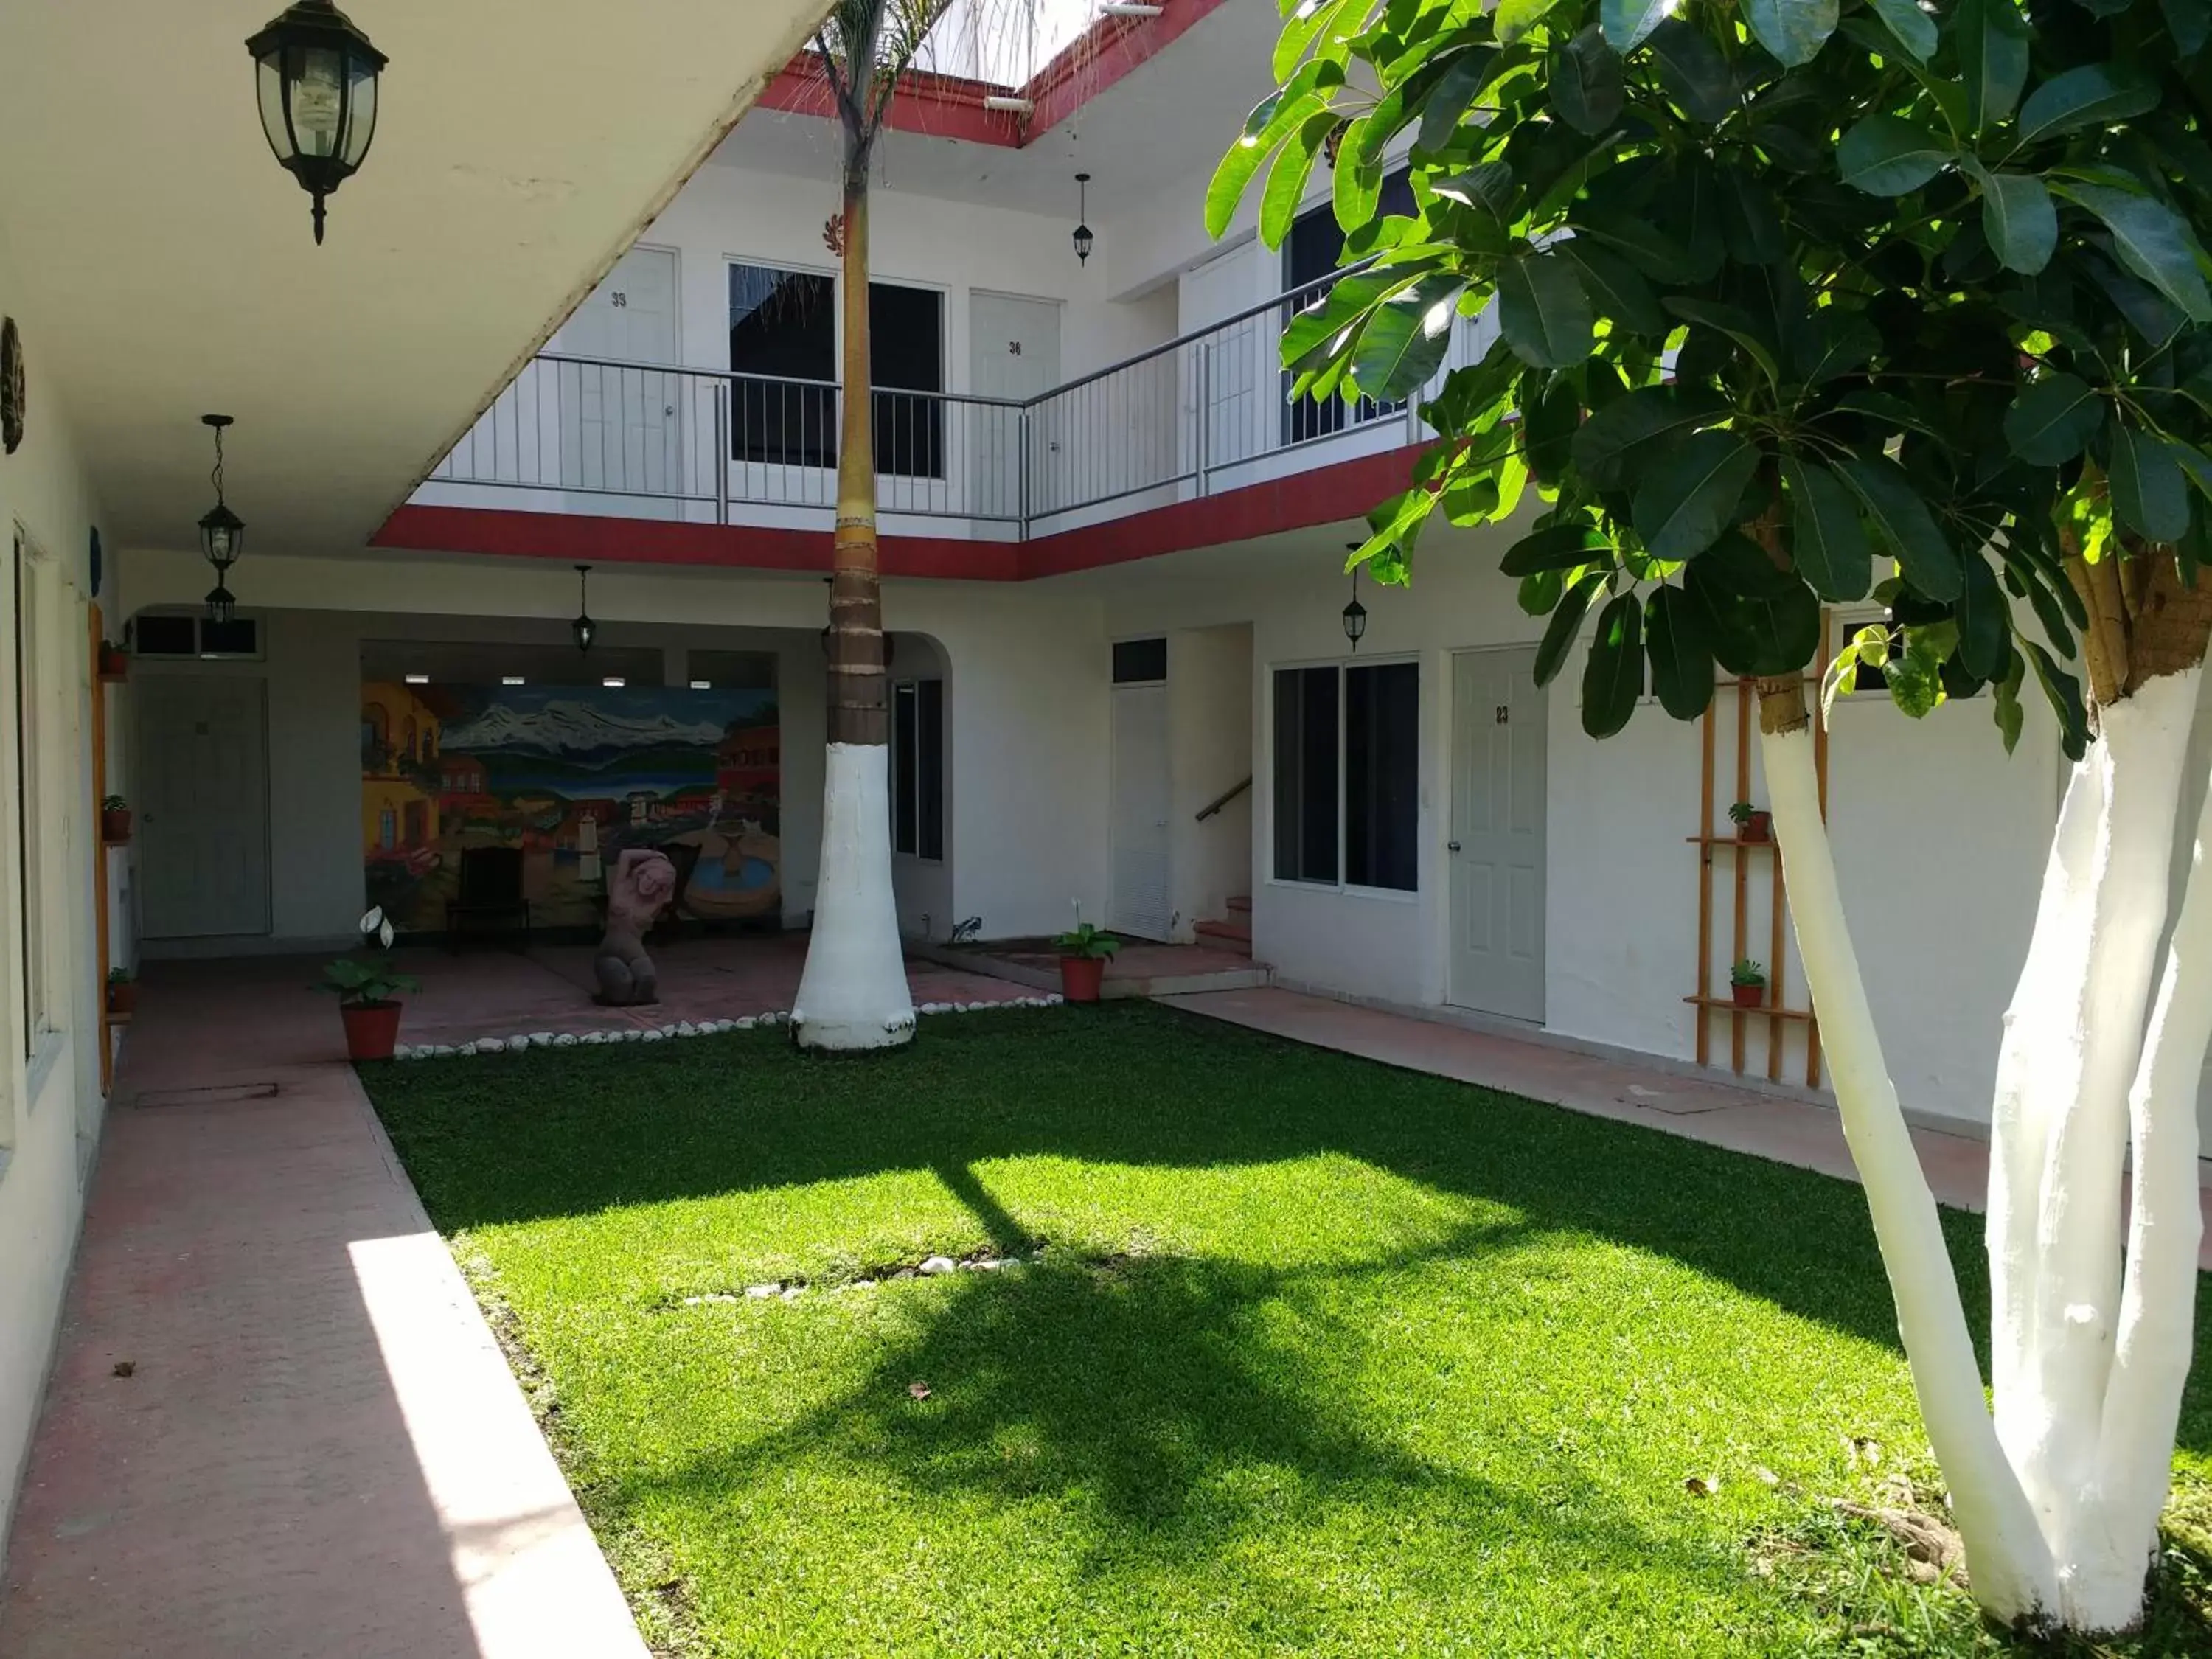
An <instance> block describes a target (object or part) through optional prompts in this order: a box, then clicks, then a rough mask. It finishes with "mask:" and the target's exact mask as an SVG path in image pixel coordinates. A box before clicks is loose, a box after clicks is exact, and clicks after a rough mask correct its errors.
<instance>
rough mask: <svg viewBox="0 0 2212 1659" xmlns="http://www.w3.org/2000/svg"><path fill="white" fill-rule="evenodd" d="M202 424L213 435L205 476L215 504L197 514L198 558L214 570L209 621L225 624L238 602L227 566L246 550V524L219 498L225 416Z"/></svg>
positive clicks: (228, 421)
mask: <svg viewBox="0 0 2212 1659" xmlns="http://www.w3.org/2000/svg"><path fill="white" fill-rule="evenodd" d="M200 422H201V424H202V425H204V426H205V427H207V428H209V429H210V430H211V431H213V432H214V434H215V471H212V472H210V473H209V474H208V478H209V481H210V483H213V484H214V485H215V505H214V506H213V507H210V508H208V510H207V511H206V512H204V513H201V514H200V556H201V557H203V558H204V559H205V560H206V561H207V562H209V563H210V564H211V565H213V566H214V567H215V586H214V587H213V588H212V589H210V592H209V593H208V596H207V614H208V620H209V621H210V622H216V623H227V622H228V621H229V620H230V619H231V617H233V616H234V614H235V613H236V611H237V608H238V600H237V599H236V597H235V596H234V594H233V593H232V592H231V591H230V586H229V583H228V580H227V579H228V576H229V574H230V568H231V566H233V565H234V564H236V563H237V562H238V556H239V555H240V553H243V552H244V551H245V550H246V521H245V520H242V519H240V517H239V516H238V514H237V513H234V512H232V511H231V510H230V507H229V504H228V502H226V501H224V500H223V498H222V429H223V428H225V427H227V426H228V425H230V424H231V418H230V416H228V415H203V416H200Z"/></svg>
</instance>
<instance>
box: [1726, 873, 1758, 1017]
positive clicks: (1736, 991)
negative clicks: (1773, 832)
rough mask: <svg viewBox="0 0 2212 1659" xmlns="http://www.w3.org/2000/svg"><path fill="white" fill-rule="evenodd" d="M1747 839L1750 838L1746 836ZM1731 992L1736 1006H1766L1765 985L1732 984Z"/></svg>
mask: <svg viewBox="0 0 2212 1659" xmlns="http://www.w3.org/2000/svg"><path fill="white" fill-rule="evenodd" d="M1745 839H1746V840H1748V839H1750V838H1749V837H1748V836H1746V837H1745ZM1729 994H1731V995H1732V996H1734V997H1735V1006H1737V1007H1739V1008H1764V1007H1765V1006H1766V987H1765V986H1764V985H1731V986H1729Z"/></svg>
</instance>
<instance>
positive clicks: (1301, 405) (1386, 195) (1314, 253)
mask: <svg viewBox="0 0 2212 1659" xmlns="http://www.w3.org/2000/svg"><path fill="white" fill-rule="evenodd" d="M1415 210H1416V209H1415V205H1414V202H1413V174H1412V173H1411V172H1410V170H1407V169H1404V168H1401V169H1400V170H1399V171H1398V172H1396V173H1391V174H1389V176H1388V177H1386V178H1385V179H1383V197H1382V200H1381V202H1380V204H1378V205H1377V207H1376V212H1377V213H1378V214H1392V213H1397V214H1405V215H1407V216H1411V215H1412V214H1413V212H1415ZM1343 259H1344V232H1343V230H1342V229H1341V228H1340V227H1339V226H1338V224H1337V222H1336V210H1335V209H1334V207H1333V206H1331V205H1330V204H1328V203H1327V202H1322V203H1321V204H1317V205H1316V206H1314V207H1312V208H1309V209H1308V210H1306V211H1305V212H1304V213H1302V214H1300V215H1299V216H1297V220H1296V221H1295V222H1293V223H1292V224H1291V234H1289V235H1288V236H1287V237H1285V239H1284V240H1283V287H1284V289H1285V290H1286V291H1287V290H1289V289H1296V288H1299V287H1302V286H1304V284H1305V283H1316V282H1319V281H1320V280H1321V279H1322V277H1324V276H1328V274H1329V272H1331V271H1332V270H1335V269H1336V268H1337V266H1338V265H1339V264H1342V263H1343ZM1326 292H1327V290H1326V289H1314V290H1313V292H1312V293H1310V294H1308V295H1304V296H1302V297H1301V298H1299V299H1298V300H1297V301H1294V302H1292V303H1291V304H1289V305H1286V306H1285V307H1284V311H1283V321H1284V322H1285V324H1286V325H1287V324H1288V323H1289V321H1290V319H1291V315H1292V313H1294V312H1296V311H1298V310H1303V309H1304V308H1305V307H1308V306H1310V305H1313V304H1315V303H1316V302H1317V301H1319V300H1320V299H1321V297H1322V295H1323V294H1324V293H1326ZM1291 380H1292V376H1291V374H1289V372H1288V371H1285V373H1284V375H1283V398H1284V403H1283V441H1284V442H1285V443H1286V444H1289V443H1297V442H1299V441H1302V440H1304V439H1307V438H1320V437H1326V436H1327V435H1328V434H1330V433H1332V432H1341V431H1343V430H1344V428H1346V426H1347V425H1358V423H1359V422H1362V421H1371V420H1374V419H1375V418H1376V416H1382V415H1388V414H1391V413H1393V412H1395V411H1396V410H1401V409H1403V408H1404V407H1405V404H1378V403H1376V401H1375V400H1374V399H1373V398H1361V399H1360V400H1359V401H1358V403H1357V404H1346V402H1345V401H1344V399H1343V398H1338V397H1334V396H1332V397H1329V398H1323V399H1321V400H1319V401H1316V400H1315V399H1314V398H1299V399H1298V400H1297V402H1295V403H1292V402H1291V401H1290V392H1291Z"/></svg>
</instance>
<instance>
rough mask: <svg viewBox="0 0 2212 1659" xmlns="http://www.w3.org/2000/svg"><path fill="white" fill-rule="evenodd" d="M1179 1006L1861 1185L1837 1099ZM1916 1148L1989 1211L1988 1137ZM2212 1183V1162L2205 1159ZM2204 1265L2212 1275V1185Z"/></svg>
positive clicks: (1240, 994)
mask: <svg viewBox="0 0 2212 1659" xmlns="http://www.w3.org/2000/svg"><path fill="white" fill-rule="evenodd" d="M1161 1000H1162V1001H1163V1002H1165V1003H1166V1004H1168V1005H1169V1006H1170V1007H1176V1008H1186V1009H1188V1010H1189V1011H1190V1012H1193V1013H1195V1014H1204V1015H1206V1016H1207V1017H1209V1018H1213V1019H1221V1020H1226V1021H1228V1022H1229V1023H1231V1024H1236V1025H1244V1026H1249V1027H1250V1028H1251V1029H1253V1030H1260V1031H1267V1032H1270V1033H1272V1034H1273V1035H1274V1036H1281V1037H1288V1038H1290V1039H1291V1040H1292V1041H1293V1042H1310V1043H1312V1044H1314V1045H1315V1046H1316V1047H1318V1048H1334V1049H1336V1050H1337V1051H1338V1052H1340V1053H1341V1054H1358V1055H1360V1056H1362V1057H1363V1058H1364V1059H1368V1060H1380V1061H1382V1062H1383V1064H1385V1065H1389V1066H1403V1067H1404V1068H1405V1069H1406V1070H1407V1071H1413V1072H1427V1073H1431V1075H1433V1076H1437V1077H1447V1078H1453V1079H1457V1080H1458V1081H1460V1082H1462V1083H1479V1084H1482V1085H1486V1086H1487V1087H1489V1088H1492V1089H1502V1090H1505V1091H1508V1092H1510V1093H1512V1094H1516V1095H1524V1096H1526V1097H1528V1098H1529V1099H1531V1100H1541V1101H1546V1102H1548V1103H1552V1104H1553V1105H1559V1106H1565V1107H1566V1108H1568V1109H1571V1110H1573V1111H1577V1112H1588V1113H1589V1114H1591V1115H1593V1116H1596V1117H1609V1118H1614V1119H1618V1120H1619V1121H1622V1122H1625V1123H1641V1124H1643V1125H1644V1126H1645V1127H1647V1128H1653V1129H1658V1130H1661V1131H1662V1132H1663V1133H1667V1134H1672V1135H1681V1136H1683V1137H1685V1138H1686V1139H1691V1140H1702V1141H1705V1142H1706V1143H1708V1144H1709V1145H1711V1146H1726V1147H1728V1148H1729V1150H1731V1151H1733V1152H1749V1153H1752V1154H1753V1156H1755V1157H1759V1158H1772V1159H1773V1160H1774V1161H1775V1162H1777V1163H1778V1164H1796V1165H1797V1166H1798V1167H1799V1168H1801V1169H1806V1170H1820V1171H1821V1172H1822V1173H1823V1174H1826V1175H1832V1176H1841V1177H1842V1178H1843V1179H1844V1180H1846V1181H1857V1179H1858V1172H1857V1170H1856V1169H1854V1168H1853V1167H1852V1164H1851V1156H1850V1148H1849V1147H1848V1146H1846V1145H1845V1144H1844V1129H1843V1121H1842V1119H1840V1118H1838V1116H1837V1115H1836V1114H1835V1112H1834V1110H1833V1109H1831V1108H1829V1107H1826V1106H1816V1105H1813V1104H1810V1103H1807V1102H1803V1101H1796V1100H1790V1099H1785V1098H1783V1097H1778V1096H1774V1095H1766V1094H1760V1093H1758V1092H1756V1091H1752V1090H1748V1089H1739V1088H1736V1087H1735V1086H1733V1085H1730V1084H1729V1083H1728V1082H1727V1081H1726V1080H1725V1077H1724V1075H1723V1076H1716V1077H1712V1078H1706V1077H1699V1076H1693V1075H1687V1074H1685V1073H1680V1072H1673V1071H1662V1070H1659V1069H1656V1068H1650V1069H1647V1068H1645V1067H1643V1066H1630V1065H1625V1064H1622V1063H1620V1062H1619V1061H1617V1060H1601V1059H1597V1058H1595V1057H1594V1056H1591V1055H1589V1054H1577V1053H1576V1052H1574V1051H1573V1050H1572V1049H1570V1048H1560V1047H1558V1046H1555V1045H1553V1044H1552V1043H1547V1042H1528V1041H1526V1040H1523V1039H1518V1038H1514V1037H1510V1036H1498V1035H1496V1034H1494V1033H1492V1032H1487V1031H1472V1030H1466V1029H1464V1028H1463V1027H1461V1026H1456V1025H1446V1024H1440V1023H1438V1022H1436V1021H1433V1020H1425V1019H1416V1018H1412V1017H1411V1016H1409V1015H1406V1014H1395V1013H1391V1012H1388V1011H1386V1010H1383V1009H1379V1008H1365V1007H1361V1006H1358V1005H1356V1004H1352V1003H1348V1002H1338V1001H1335V1000H1332V999H1330V998H1327V997H1314V996H1304V995H1301V994H1298V993H1297V992H1293V991H1285V990H1279V989H1275V988H1273V987H1263V988H1260V989H1255V990H1249V991H1210V992H1207V993H1205V994H1202V995H1199V996H1186V997H1164V998H1162V999H1161ZM1912 1141H1913V1145H1914V1146H1916V1147H1917V1149H1918V1151H1919V1153H1920V1167H1921V1168H1922V1169H1923V1170H1926V1171H1927V1174H1928V1184H1929V1187H1931V1188H1934V1190H1935V1194H1936V1198H1937V1199H1938V1200H1940V1201H1941V1202H1942V1203H1945V1204H1949V1205H1953V1206H1956V1207H1958V1208H1960V1209H1962V1210H1972V1211H1977V1212H1978V1211H1980V1210H1981V1209H1982V1208H1983V1207H1984V1205H1985V1204H1986V1203H1987V1201H1988V1192H1989V1179H1990V1149H1989V1143H1988V1142H1987V1141H1985V1140H1982V1139H1977V1138H1976V1137H1974V1136H1972V1135H1968V1134H1946V1133H1943V1132H1942V1131H1941V1130H1938V1129H1929V1128H1922V1127H1915V1128H1914V1129H1913V1131H1912ZM2198 1168H2199V1170H2200V1171H2201V1172H2202V1173H2203V1179H2204V1180H2205V1181H2207V1182H2212V1167H2208V1166H2207V1165H2205V1164H2199V1166H2198ZM2203 1201H2204V1203H2205V1206H2206V1210H2207V1216H2208V1219H2207V1225H2206V1228H2205V1238H2204V1243H2203V1247H2202V1248H2201V1249H2199V1251H2198V1254H2197V1265H2198V1266H2199V1267H2201V1268H2204V1269H2207V1270H2212V1191H2207V1192H2205V1194H2204V1198H2203Z"/></svg>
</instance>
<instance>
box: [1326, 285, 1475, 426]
mask: <svg viewBox="0 0 2212 1659" xmlns="http://www.w3.org/2000/svg"><path fill="white" fill-rule="evenodd" d="M1465 286H1466V283H1465V282H1464V281H1463V280H1462V278H1460V277H1458V276H1453V275H1452V274H1450V273H1449V271H1437V272H1435V273H1433V274H1432V275H1430V276H1424V277H1422V278H1421V280H1420V281H1419V282H1418V283H1414V284H1413V286H1412V287H1411V288H1409V289H1406V290H1405V291H1404V292H1403V293H1401V294H1397V295H1393V296H1392V297H1391V298H1389V300H1386V301H1383V303H1382V304H1381V305H1379V306H1377V307H1376V308H1375V314H1374V315H1373V316H1372V317H1370V318H1369V319H1368V321H1367V326H1366V328H1365V329H1364V330H1363V331H1361V333H1360V336H1359V343H1358V345H1357V346H1356V347H1354V348H1353V349H1352V380H1354V381H1355V382H1357V383H1358V387H1359V390H1360V392H1362V393H1363V394H1364V395H1365V396H1367V397H1370V398H1375V399H1376V400H1377V401H1378V402H1382V403H1395V402H1396V401H1398V400H1399V399H1400V398H1405V397H1407V396H1409V395H1411V394H1412V393H1413V392H1416V391H1418V390H1419V389H1420V387H1421V386H1425V384H1427V382H1428V379H1429V377H1430V376H1431V375H1432V374H1435V373H1436V372H1437V365H1438V364H1439V363H1441V362H1443V360H1444V351H1445V349H1446V348H1447V347H1449V345H1450V344H1451V325H1452V302H1453V301H1455V300H1456V299H1458V297H1459V293H1460V290H1461V289H1462V288H1464V287H1465Z"/></svg>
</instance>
